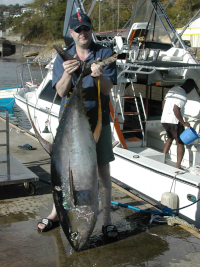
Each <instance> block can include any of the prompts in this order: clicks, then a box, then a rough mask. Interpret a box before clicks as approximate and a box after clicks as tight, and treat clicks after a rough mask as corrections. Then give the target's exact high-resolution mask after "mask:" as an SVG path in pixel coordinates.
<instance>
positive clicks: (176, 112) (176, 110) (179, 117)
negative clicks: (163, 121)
mask: <svg viewBox="0 0 200 267" xmlns="http://www.w3.org/2000/svg"><path fill="white" fill-rule="evenodd" d="M173 111H174V115H175V116H176V118H177V119H178V120H179V121H180V123H181V124H182V125H183V126H184V127H190V124H189V122H184V120H183V118H182V116H181V112H180V108H179V107H178V106H177V105H174V109H173Z"/></svg>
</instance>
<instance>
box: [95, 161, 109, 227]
mask: <svg viewBox="0 0 200 267" xmlns="http://www.w3.org/2000/svg"><path fill="white" fill-rule="evenodd" d="M98 171H99V189H100V197H101V203H102V209H103V223H104V226H106V225H111V224H112V223H111V217H110V207H111V178H110V165H109V164H106V165H100V166H98Z"/></svg>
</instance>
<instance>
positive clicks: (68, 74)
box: [55, 56, 80, 97]
mask: <svg viewBox="0 0 200 267" xmlns="http://www.w3.org/2000/svg"><path fill="white" fill-rule="evenodd" d="M75 57H76V56H75ZM79 65H80V63H79V62H78V61H77V60H68V61H65V62H63V68H64V72H63V75H62V77H61V78H60V80H59V81H58V82H57V83H56V86H55V88H56V90H57V92H58V94H59V96H60V97H65V96H67V94H68V93H69V91H70V89H71V85H72V76H73V73H74V71H75V70H77V69H78V68H79Z"/></svg>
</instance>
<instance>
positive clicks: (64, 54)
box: [53, 45, 74, 61]
mask: <svg viewBox="0 0 200 267" xmlns="http://www.w3.org/2000/svg"><path fill="white" fill-rule="evenodd" d="M53 47H54V49H55V50H56V51H57V53H58V54H59V55H60V56H61V58H62V59H63V60H64V61H67V60H72V59H74V58H73V57H72V56H71V55H70V54H68V53H67V52H66V51H65V50H63V49H62V47H60V46H59V45H53Z"/></svg>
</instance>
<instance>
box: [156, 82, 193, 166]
mask: <svg viewBox="0 0 200 267" xmlns="http://www.w3.org/2000/svg"><path fill="white" fill-rule="evenodd" d="M195 86H196V83H195V82H194V81H193V80H192V79H188V80H186V81H185V83H184V84H183V85H182V86H174V87H173V88H172V89H170V90H169V91H168V93H167V94H166V96H165V99H164V100H163V103H162V108H163V112H162V117H161V123H162V125H163V127H164V128H165V130H166V133H167V137H168V139H167V141H166V143H165V145H164V149H163V153H164V154H165V156H166V154H167V153H168V151H169V149H170V147H171V144H172V141H173V140H174V139H175V140H176V144H177V164H176V168H178V169H180V168H181V161H182V159H183V155H184V152H185V149H184V143H183V142H182V141H181V139H180V134H181V133H182V132H183V131H184V130H185V127H190V124H189V122H185V121H184V120H183V110H184V106H185V104H186V102H187V95H186V94H188V93H190V92H191V91H192V90H193V89H194V88H195Z"/></svg>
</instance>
